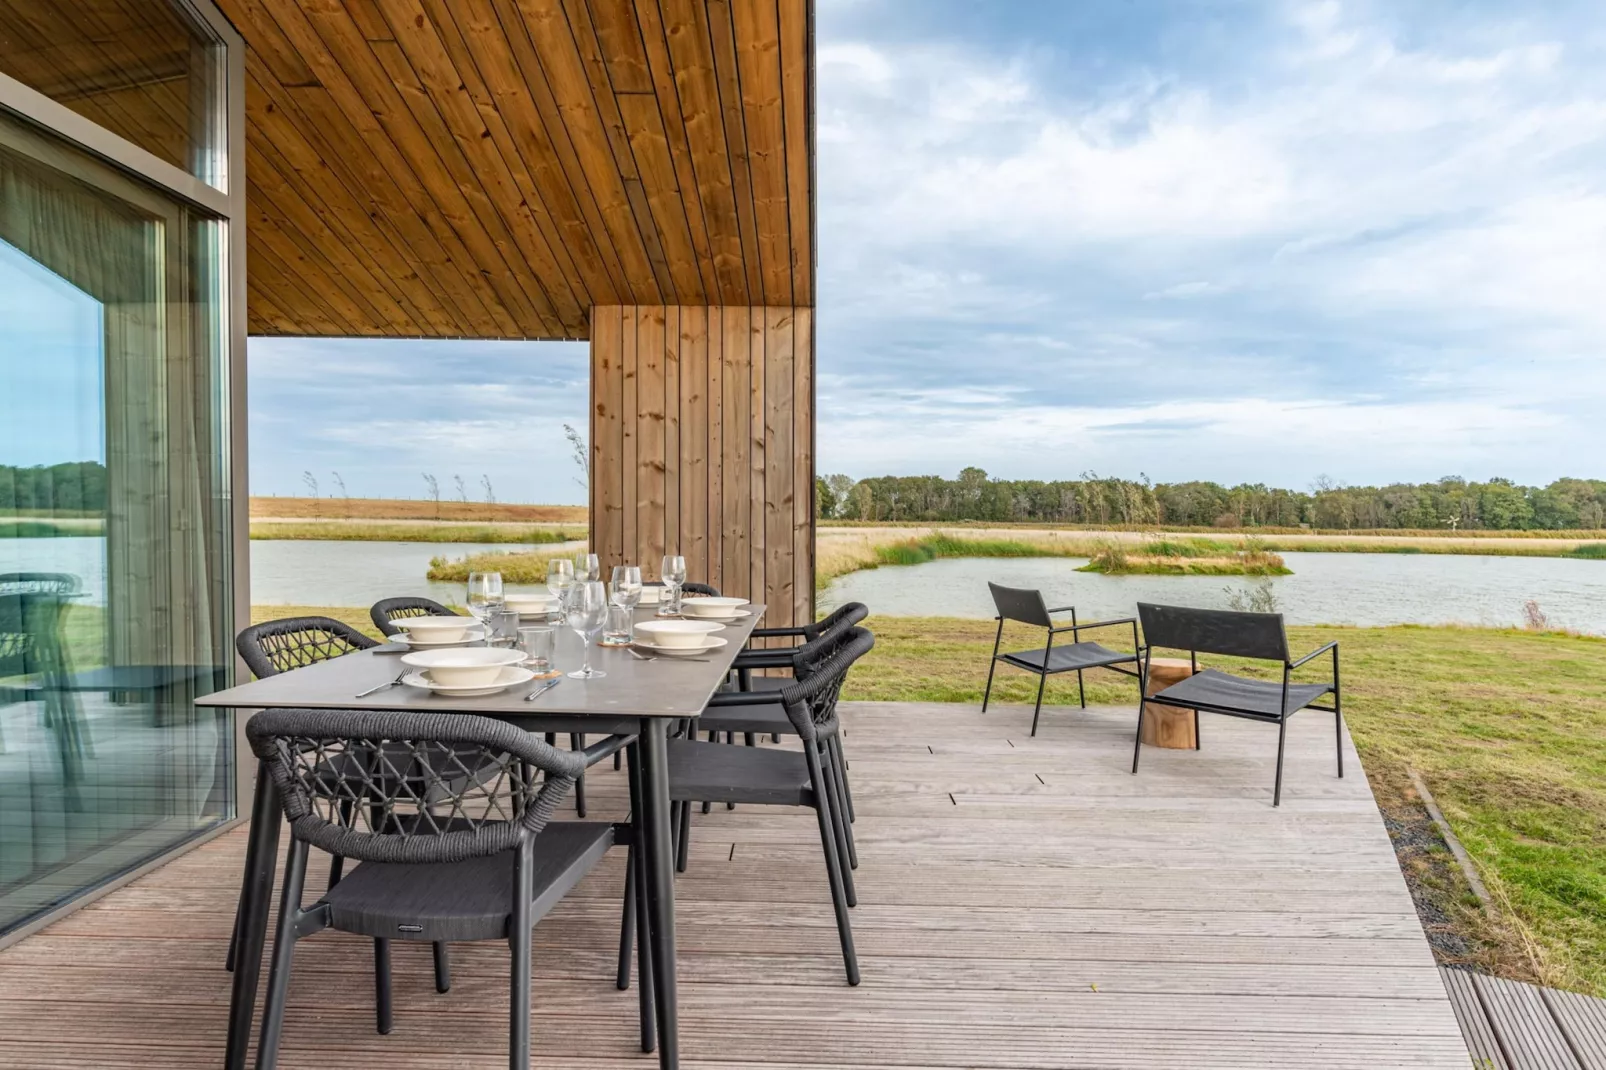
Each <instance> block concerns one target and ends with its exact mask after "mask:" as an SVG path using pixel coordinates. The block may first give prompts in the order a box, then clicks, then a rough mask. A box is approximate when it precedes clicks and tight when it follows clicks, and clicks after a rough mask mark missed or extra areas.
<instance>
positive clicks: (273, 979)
mask: <svg viewBox="0 0 1606 1070" xmlns="http://www.w3.org/2000/svg"><path fill="white" fill-rule="evenodd" d="M306 883H307V845H306V843H304V842H302V841H299V840H292V841H291V842H290V857H289V858H288V859H287V860H286V862H285V866H284V891H283V894H282V896H281V897H280V899H279V927H278V932H277V933H275V934H274V938H273V967H272V970H271V972H270V973H269V974H268V999H267V1005H266V1006H265V1007H264V1008H263V1011H262V1039H261V1041H260V1042H259V1043H258V1044H257V1070H273V1067H274V1066H275V1065H277V1063H278V1061H279V1037H280V1035H281V1034H282V1033H283V1031H284V1003H285V997H286V996H287V995H288V994H289V992H290V960H291V957H292V955H293V954H294V951H295V945H296V915H298V914H300V913H301V891H302V888H303V887H304V886H305V885H306Z"/></svg>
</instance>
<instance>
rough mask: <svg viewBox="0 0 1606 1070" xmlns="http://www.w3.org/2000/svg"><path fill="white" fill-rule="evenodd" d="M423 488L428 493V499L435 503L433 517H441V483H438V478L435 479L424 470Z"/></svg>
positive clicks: (437, 518)
mask: <svg viewBox="0 0 1606 1070" xmlns="http://www.w3.org/2000/svg"><path fill="white" fill-rule="evenodd" d="M424 490H425V492H426V493H427V494H428V495H429V500H430V501H432V502H434V503H435V519H436V520H439V519H440V518H441V484H440V480H438V479H436V478H435V477H434V476H432V475H430V474H429V473H428V472H425V473H424Z"/></svg>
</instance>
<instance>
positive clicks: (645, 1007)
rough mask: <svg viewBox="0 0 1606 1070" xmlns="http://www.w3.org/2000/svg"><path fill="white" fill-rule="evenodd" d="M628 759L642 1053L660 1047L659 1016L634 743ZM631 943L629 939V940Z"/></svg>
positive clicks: (628, 749)
mask: <svg viewBox="0 0 1606 1070" xmlns="http://www.w3.org/2000/svg"><path fill="white" fill-rule="evenodd" d="M625 751H626V754H627V759H626V768H627V774H628V778H629V781H630V820H631V823H632V824H633V826H634V827H633V829H632V832H633V834H634V836H635V839H636V843H635V844H634V845H633V846H632V847H631V848H630V854H629V860H630V864H631V867H630V872H631V876H632V878H633V879H634V882H635V884H634V890H635V892H636V897H635V901H636V930H637V934H638V939H637V941H636V988H637V995H638V997H639V1000H640V1002H639V1004H638V1007H637V1013H638V1014H639V1015H640V1016H641V1050H642V1051H644V1052H651V1051H654V1050H656V1049H657V1047H658V1016H657V1010H656V1006H655V1003H654V992H655V991H656V988H655V982H654V979H653V957H652V934H651V932H650V930H649V928H648V926H649V925H650V924H651V923H650V922H649V920H648V910H647V896H646V894H645V891H644V890H645V888H646V886H647V883H646V882H647V852H646V851H645V850H644V849H643V848H642V847H641V843H642V839H643V837H645V836H646V834H647V830H646V828H645V827H644V826H643V825H642V823H641V813H642V808H641V802H642V800H641V750H640V747H639V745H638V744H635V743H632V744H630V745H629V746H628V747H626V748H625ZM626 940H627V941H628V937H627V938H626ZM629 953H630V952H629V945H628V942H627V943H626V950H625V952H624V954H625V955H626V956H628V955H629Z"/></svg>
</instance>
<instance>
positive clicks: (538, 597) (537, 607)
mask: <svg viewBox="0 0 1606 1070" xmlns="http://www.w3.org/2000/svg"><path fill="white" fill-rule="evenodd" d="M502 602H503V603H504V604H505V605H506V606H507V608H509V609H511V610H513V612H515V613H526V614H536V613H551V612H553V611H554V610H556V609H557V608H558V600H557V599H556V598H554V597H552V596H551V595H549V594H509V595H504V596H503V597H502Z"/></svg>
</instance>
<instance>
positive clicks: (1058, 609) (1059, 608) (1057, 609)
mask: <svg viewBox="0 0 1606 1070" xmlns="http://www.w3.org/2000/svg"><path fill="white" fill-rule="evenodd" d="M1075 609H1076V607H1075V606H1055V607H1054V608H1053V609H1051V610H1049V612H1050V613H1070V612H1072V611H1073V610H1075Z"/></svg>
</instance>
